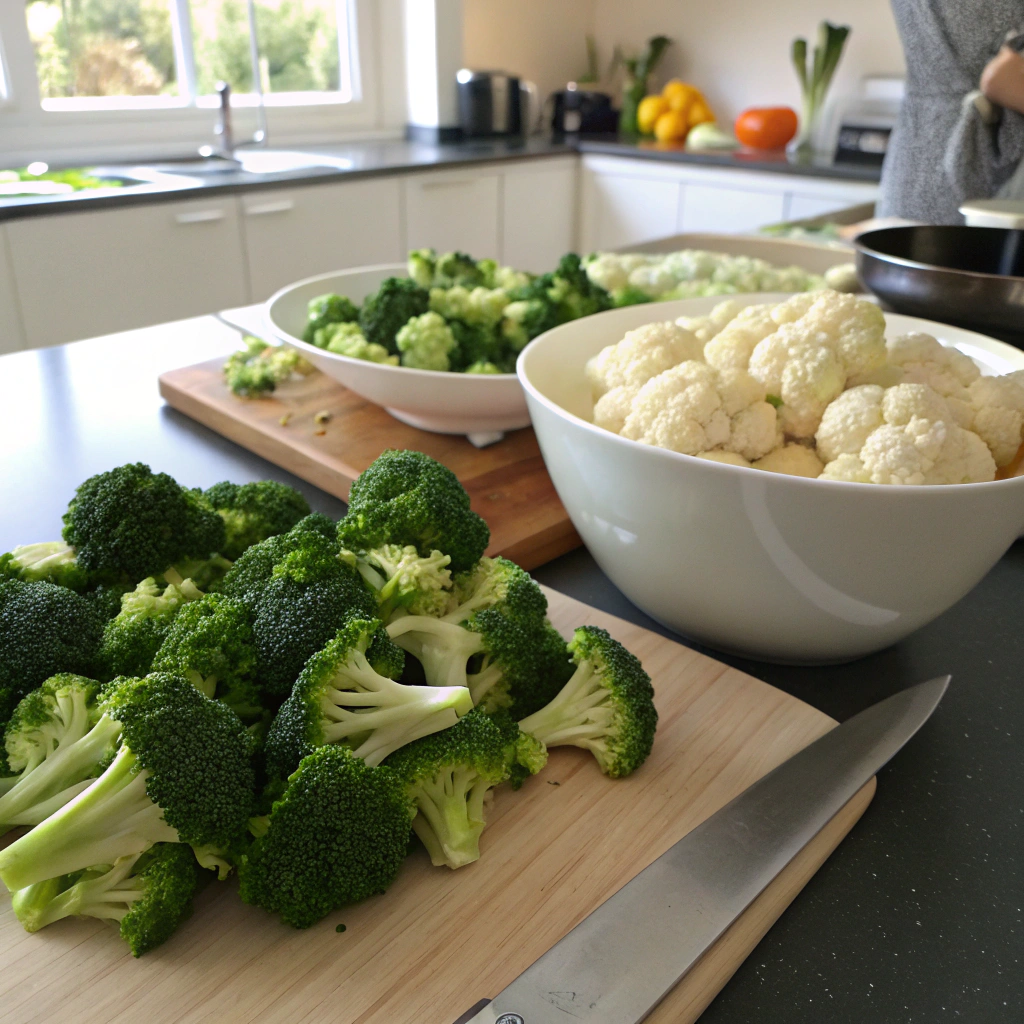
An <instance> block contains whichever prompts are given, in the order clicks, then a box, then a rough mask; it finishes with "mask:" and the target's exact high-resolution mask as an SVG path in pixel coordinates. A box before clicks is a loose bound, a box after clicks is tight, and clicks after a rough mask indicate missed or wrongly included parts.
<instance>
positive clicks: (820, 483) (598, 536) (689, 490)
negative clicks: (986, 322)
mask: <svg viewBox="0 0 1024 1024" xmlns="http://www.w3.org/2000/svg"><path fill="white" fill-rule="evenodd" d="M781 298H782V296H758V295H747V296H742V297H740V301H742V302H744V303H754V302H765V301H772V300H779V299H781ZM718 301H720V300H719V299H716V298H709V299H688V300H684V301H680V302H664V303H658V304H656V305H655V304H651V305H644V306H633V307H628V308H626V309H618V310H612V311H610V312H607V313H600V314H598V315H596V316H591V317H587V318H586V319H585V320H577V321H574V322H573V323H569V324H565V325H563V326H562V327H558V328H555V329H554V330H552V331H548V332H547V333H546V334H543V335H541V336H540V337H538V338H536V339H535V340H534V341H533V342H531V343H530V344H529V345H528V346H527V347H526V349H525V350H524V351H523V352H522V354H521V355H520V357H519V363H518V371H519V379H520V380H521V381H522V383H523V387H524V389H525V391H526V397H527V402H528V403H529V407H530V415H531V417H532V419H533V426H534V429H535V430H536V432H537V439H538V440H539V442H540V447H541V451H542V453H543V455H544V461H545V463H546V464H547V468H548V472H549V473H550V474H551V478H552V480H553V481H554V484H555V487H556V489H557V490H558V495H559V497H560V498H561V499H562V502H563V503H564V504H565V507H566V509H568V512H569V515H570V517H571V518H572V521H573V524H574V526H575V527H576V529H577V530H578V531H579V533H580V536H581V537H582V538H583V540H584V542H585V543H586V545H587V547H588V548H589V549H590V551H591V553H592V554H593V556H594V558H595V560H596V561H597V563H598V565H600V567H601V568H602V569H603V570H604V571H605V573H607V575H608V576H609V577H610V578H611V579H612V581H613V582H614V583H615V584H616V585H617V586H618V587H619V588H620V589H621V590H622V592H623V593H624V594H625V595H626V596H627V597H628V598H629V599H630V600H631V601H632V602H633V603H634V604H636V605H637V606H638V607H639V608H641V609H642V610H643V611H645V612H647V614H649V615H650V616H651V617H652V618H654V619H657V620H658V621H659V622H661V623H662V624H663V625H665V626H668V627H669V628H670V629H673V630H676V631H677V632H679V633H682V634H684V635H686V636H689V637H692V638H693V639H695V640H699V641H701V642H703V643H706V644H708V645H710V646H712V647H716V648H719V649H721V650H724V651H730V652H735V653H740V654H745V655H751V656H754V657H757V658H762V659H768V660H775V661H784V662H790V663H809V664H822V663H828V662H837V661H845V660H849V659H851V658H855V657H859V656H860V655H864V654H868V653H870V652H872V651H876V650H880V649H881V648H883V647H887V646H888V645H890V644H892V643H894V642H895V641H897V640H900V639H902V638H903V637H905V636H907V635H908V634H909V633H911V632H913V631H914V630H915V629H917V628H918V627H919V626H923V625H924V624H925V623H926V622H929V621H931V620H932V619H934V618H935V617H936V616H937V615H940V614H941V613H942V612H944V611H945V610H946V609H947V608H949V607H950V606H951V605H953V604H954V603H955V602H956V601H958V600H959V599H960V598H961V597H963V596H964V594H966V593H967V592H968V591H969V590H970V589H971V588H972V587H974V586H975V584H976V583H978V581H979V580H980V579H981V578H982V577H983V576H984V575H985V573H987V572H988V571H989V569H991V568H992V566H993V565H994V564H995V563H996V562H997V561H998V560H999V558H1000V557H1001V555H1002V554H1003V552H1005V551H1006V549H1007V548H1008V547H1009V546H1010V544H1012V543H1013V541H1014V539H1015V538H1016V537H1017V536H1018V535H1019V534H1020V533H1021V531H1022V530H1024V477H1019V478H1015V479H1011V480H1002V481H995V482H992V483H983V484H958V485H949V486H943V487H900V486H880V485H879V486H876V485H871V484H851V483H840V482H833V481H826V480H810V479H805V478H800V477H791V476H782V475H779V474H775V473H766V472H763V471H761V470H756V469H747V468H745V467H741V466H729V465H724V464H721V463H715V462H709V461H707V460H704V459H698V458H694V457H692V456H689V455H681V454H678V453H676V452H671V451H667V450H665V449H662V448H655V447H652V446H649V445H644V444H640V443H639V442H636V441H631V440H629V439H627V438H623V437H619V436H618V435H616V434H612V433H610V432H609V431H607V430H602V429H601V428H599V427H596V426H594V425H593V424H592V423H591V422H590V417H591V415H592V411H593V402H592V399H591V395H590V390H589V387H588V385H587V383H586V381H585V379H584V376H583V370H584V365H585V364H586V362H587V360H588V359H589V358H590V357H591V356H593V355H594V354H596V353H597V352H599V351H600V350H601V349H602V348H603V347H604V346H605V345H609V344H611V343H613V342H616V341H618V340H620V339H621V338H622V336H623V334H624V333H625V332H626V331H627V330H630V329H632V328H634V327H638V326H640V325H641V324H644V323H649V322H650V321H652V320H668V319H674V318H675V317H677V316H696V315H700V314H703V313H706V312H708V311H709V310H710V309H711V307H712V306H713V305H714V304H715V303H716V302H718ZM886 321H887V324H888V334H889V335H890V336H892V335H893V334H900V333H903V332H905V331H910V330H920V331H926V332H928V333H930V334H934V335H935V336H936V337H938V338H939V339H940V340H942V341H943V342H945V343H946V344H954V345H956V347H957V348H959V349H961V350H962V351H964V352H966V353H967V354H969V355H970V356H971V357H972V358H974V359H975V360H976V361H977V362H978V364H979V365H980V366H981V367H982V369H983V372H987V373H1006V372H1009V371H1011V370H1015V369H1020V368H1024V352H1021V351H1019V350H1018V349H1015V348H1013V347H1011V346H1009V345H1005V344H1003V343H1002V342H998V341H994V340H993V339H991V338H986V337H984V336H982V335H979V334H974V333H972V332H970V331H964V330H959V329H957V328H953V327H946V326H944V325H942V324H936V323H932V322H930V321H927V320H919V319H917V318H915V317H908V316H898V315H895V314H887V315H886Z"/></svg>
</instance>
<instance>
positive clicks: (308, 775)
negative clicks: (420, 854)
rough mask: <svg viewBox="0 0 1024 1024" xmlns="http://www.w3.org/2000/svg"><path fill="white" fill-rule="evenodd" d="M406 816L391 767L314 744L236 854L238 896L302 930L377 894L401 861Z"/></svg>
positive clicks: (406, 804)
mask: <svg viewBox="0 0 1024 1024" xmlns="http://www.w3.org/2000/svg"><path fill="white" fill-rule="evenodd" d="M412 815H413V808H412V806H411V804H410V801H409V798H408V796H407V795H406V787H405V785H404V783H403V782H402V780H401V778H400V777H399V776H398V775H397V773H395V772H393V771H392V770H391V769H390V768H385V767H383V766H378V767H370V766H369V765H367V764H366V762H365V761H363V760H361V759H360V758H358V757H356V756H355V755H354V754H352V752H351V751H349V750H347V749H346V748H344V747H320V748H318V749H317V750H314V751H313V752H312V753H311V754H308V755H307V756H306V757H304V758H303V759H302V761H301V762H300V764H299V766H298V768H296V770H295V771H294V773H293V774H291V775H290V776H289V778H288V785H287V788H286V789H285V790H284V794H283V796H282V797H281V798H280V799H279V800H277V801H276V802H275V803H274V805H273V809H272V811H271V813H270V817H269V820H268V821H266V822H263V823H261V824H262V827H261V828H260V832H261V833H262V834H261V835H259V837H258V838H256V839H255V841H254V842H253V843H252V846H251V847H250V848H249V850H248V851H247V852H246V853H245V854H243V855H242V857H241V861H240V864H239V869H238V875H239V881H240V892H241V896H242V899H243V900H244V901H245V902H246V903H250V904H253V905H255V906H258V907H262V908H263V909H264V910H268V911H270V912H271V913H275V914H280V915H281V918H282V920H284V921H285V923H287V924H290V925H291V926H292V927H294V928H308V927H310V925H314V924H316V923H317V921H319V920H321V919H322V918H323V917H325V916H326V915H327V914H329V913H331V911H333V910H336V909H337V908H338V907H341V906H343V905H345V904H347V903H355V902H356V901H357V900H362V899H365V898H366V897H368V896H375V895H378V894H379V893H383V892H384V891H385V890H386V889H387V888H388V886H389V885H390V884H391V883H392V882H393V881H394V879H395V876H396V875H397V874H398V871H399V869H400V868H401V866H402V861H403V860H404V859H405V854H406V850H407V848H408V844H409V832H410V820H411V818H412Z"/></svg>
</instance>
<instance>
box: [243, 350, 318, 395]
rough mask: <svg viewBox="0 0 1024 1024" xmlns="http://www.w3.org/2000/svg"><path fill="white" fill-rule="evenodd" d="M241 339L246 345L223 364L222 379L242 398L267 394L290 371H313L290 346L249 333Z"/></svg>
mask: <svg viewBox="0 0 1024 1024" xmlns="http://www.w3.org/2000/svg"><path fill="white" fill-rule="evenodd" d="M243 341H244V343H245V348H243V349H239V350H238V351H237V352H233V353H232V354H231V355H230V356H229V357H228V361H227V362H226V363H225V364H224V382H225V383H226V384H227V386H228V389H229V390H230V391H231V393H232V394H235V395H239V396H241V397H242V398H257V397H259V396H260V395H269V394H270V393H271V392H272V391H275V390H276V389H277V385H278V384H283V383H284V382H285V381H286V380H288V378H289V377H291V376H292V375H293V374H296V373H298V374H302V375H303V376H305V375H307V374H310V373H312V372H313V369H314V367H313V365H312V364H311V363H309V362H307V361H306V360H305V359H303V358H302V356H301V355H300V354H299V353H298V352H296V350H295V349H293V348H288V347H287V346H285V345H268V344H267V343H266V342H265V341H263V340H261V339H260V338H252V337H249V336H246V337H245V338H244V339H243Z"/></svg>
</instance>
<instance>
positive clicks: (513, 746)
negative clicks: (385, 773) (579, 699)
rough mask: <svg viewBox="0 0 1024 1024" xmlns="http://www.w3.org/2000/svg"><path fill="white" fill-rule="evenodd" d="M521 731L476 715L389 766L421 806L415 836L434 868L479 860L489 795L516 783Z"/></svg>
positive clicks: (401, 753)
mask: <svg viewBox="0 0 1024 1024" xmlns="http://www.w3.org/2000/svg"><path fill="white" fill-rule="evenodd" d="M518 741H519V727H518V725H516V723H515V721H514V720H513V719H512V718H510V717H509V716H508V715H507V714H500V715H495V716H490V715H485V714H484V713H483V712H481V711H471V712H470V713H469V714H468V715H465V716H463V717H462V718H460V719H459V721H458V723H457V724H456V725H453V726H452V727H451V728H450V729H445V730H444V731H443V732H439V733H435V734H434V735H432V736H426V737H424V738H423V739H419V740H416V741H415V742H414V743H410V744H409V745H408V746H405V747H402V749H401V750H398V751H396V752H395V753H394V754H392V755H391V756H390V757H389V758H388V759H387V761H386V762H385V764H386V766H387V767H388V768H391V769H392V770H393V771H394V772H396V773H397V774H398V775H399V776H400V777H401V778H402V779H403V780H404V781H405V784H406V787H407V792H408V794H409V798H410V799H411V800H412V801H413V803H414V804H415V806H416V811H417V814H416V817H415V818H414V819H413V823H412V827H413V831H415V833H416V834H417V835H418V836H419V837H420V839H421V840H422V841H423V845H424V846H425V847H426V848H427V852H428V853H429V854H430V860H431V862H432V863H433V864H434V866H435V867H441V866H447V867H450V868H460V867H463V866H464V865H466V864H471V863H472V862H473V861H475V860H479V859H480V836H481V834H482V833H483V830H484V826H485V825H486V824H487V822H486V813H485V811H486V808H485V803H484V801H485V798H486V796H487V793H488V791H489V790H491V789H493V788H494V787H495V786H497V785H499V784H500V783H502V782H505V781H506V780H508V779H509V778H510V777H511V772H512V766H513V764H515V763H517V762H516V757H517V751H518V749H519V748H518ZM530 763H531V764H536V763H537V761H536V759H533V760H531V762H530Z"/></svg>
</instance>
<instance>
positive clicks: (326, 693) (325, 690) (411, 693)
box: [266, 619, 473, 778]
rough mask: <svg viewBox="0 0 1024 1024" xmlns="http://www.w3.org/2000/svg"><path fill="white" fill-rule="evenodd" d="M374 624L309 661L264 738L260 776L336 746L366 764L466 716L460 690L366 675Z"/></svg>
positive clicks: (352, 628) (345, 635)
mask: <svg viewBox="0 0 1024 1024" xmlns="http://www.w3.org/2000/svg"><path fill="white" fill-rule="evenodd" d="M379 628H380V623H379V622H378V621H377V620H359V619H357V620H354V621H352V622H350V623H348V625H346V626H345V627H344V628H342V629H340V630H338V633H337V635H336V636H335V638H334V639H333V640H331V641H330V643H328V644H327V645H326V646H325V647H324V648H323V650H321V651H318V652H317V653H316V654H314V655H313V657H311V658H310V659H309V661H308V663H307V664H306V667H305V668H304V669H303V670H302V674H301V675H300V676H299V678H298V679H297V680H296V682H295V688H294V689H293V690H292V694H291V696H290V697H289V698H288V700H286V701H285V702H284V704H283V705H282V706H281V710H280V711H279V712H278V713H277V717H276V718H275V719H274V722H273V724H272V725H271V727H270V732H269V733H268V734H267V742H266V762H267V773H268V775H269V776H270V777H271V778H275V777H276V778H284V777H286V776H287V775H288V774H289V773H291V772H292V771H293V770H294V769H295V766H296V765H297V764H298V763H299V761H300V760H302V758H303V757H305V756H306V755H307V754H308V753H310V752H311V751H312V750H315V749H316V748H317V747H320V746H326V745H328V744H337V743H341V744H344V745H346V746H348V747H350V748H351V749H352V751H353V752H354V753H355V755H356V756H357V757H360V758H362V759H363V760H364V761H366V763H367V764H370V765H377V764H380V762H381V761H383V760H384V758H385V757H387V756H388V754H390V753H392V752H393V751H395V750H397V749H398V748H399V747H401V746H404V745H405V744H406V743H411V742H412V741H413V740H414V739H418V738H419V737H420V736H427V735H429V734H430V733H433V732H438V731H439V730H441V729H447V728H448V727H449V726H452V725H454V724H455V723H456V722H457V721H458V719H459V716H460V715H464V714H466V713H467V712H468V711H470V710H472V707H473V704H472V701H471V699H470V695H469V691H468V690H467V689H466V688H465V687H443V686H408V685H405V684H403V683H399V682H396V681H395V680H393V679H390V678H389V677H387V676H384V675H381V674H380V673H379V672H376V671H374V669H373V667H372V666H371V665H370V663H369V661H368V659H367V657H366V651H367V648H368V647H369V646H370V644H371V642H372V641H373V639H374V636H375V634H376V632H377V630H378V629H379Z"/></svg>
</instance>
